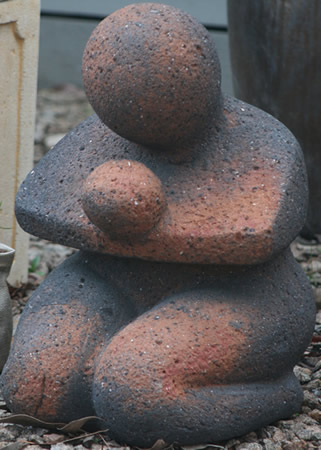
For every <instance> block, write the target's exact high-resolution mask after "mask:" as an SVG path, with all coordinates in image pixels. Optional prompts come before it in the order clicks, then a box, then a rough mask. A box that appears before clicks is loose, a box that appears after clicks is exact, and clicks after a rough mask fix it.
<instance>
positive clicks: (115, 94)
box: [82, 3, 221, 149]
mask: <svg viewBox="0 0 321 450" xmlns="http://www.w3.org/2000/svg"><path fill="white" fill-rule="evenodd" d="M82 71H83V82H84V87H85V90H86V93H87V96H88V99H89V101H90V103H91V105H92V107H93V108H94V110H95V111H96V113H97V114H98V116H99V117H100V119H101V120H102V121H103V122H104V123H105V124H106V125H107V126H108V127H109V128H111V129H112V130H113V131H115V132H116V133H117V134H119V135H120V136H122V137H124V138H126V139H128V140H131V141H134V142H136V143H139V144H143V145H146V146H149V147H156V148H169V149H173V148H175V147H177V146H184V144H185V143H187V142H190V141H191V140H193V139H196V138H199V136H200V135H201V134H202V132H204V130H205V129H206V128H207V127H208V125H209V124H210V123H211V122H213V118H214V116H215V114H216V112H217V109H218V107H219V105H220V98H221V91H220V84H221V72H220V64H219V60H218V57H217V54H216V50H215V45H214V43H213V40H212V39H211V37H210V36H209V34H208V32H207V31H206V29H205V28H204V27H203V26H202V25H201V24H200V23H198V22H197V21H196V20H195V19H194V18H193V17H191V16H190V15H189V14H187V13H184V12H183V11H180V10H178V9H176V8H173V7H171V6H169V5H162V4H159V3H145V4H134V5H130V6H127V7H125V8H122V9H120V10H118V11H116V12H115V13H113V14H111V15H110V16H108V17H107V18H106V19H105V20H103V21H102V22H101V23H100V24H99V25H98V27H97V28H96V29H95V30H94V32H93V33H92V35H91V37H90V39H89V41H88V43H87V45H86V48H85V51H84V56H83V67H82Z"/></svg>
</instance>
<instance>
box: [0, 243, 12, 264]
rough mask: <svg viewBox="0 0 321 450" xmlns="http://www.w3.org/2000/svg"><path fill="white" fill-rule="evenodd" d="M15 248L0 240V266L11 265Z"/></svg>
mask: <svg viewBox="0 0 321 450" xmlns="http://www.w3.org/2000/svg"><path fill="white" fill-rule="evenodd" d="M14 254H15V250H14V249H13V248H11V247H9V246H8V245H6V244H3V243H2V242H0V268H3V267H11V264H12V261H13V258H14Z"/></svg>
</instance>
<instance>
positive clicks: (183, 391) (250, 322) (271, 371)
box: [1, 250, 314, 446]
mask: <svg viewBox="0 0 321 450" xmlns="http://www.w3.org/2000/svg"><path fill="white" fill-rule="evenodd" d="M313 324H314V302H313V298H312V293H311V290H310V286H309V283H308V281H307V279H306V277H305V275H304V274H303V272H302V271H301V268H300V267H299V265H298V264H297V263H296V262H295V260H294V258H293V256H292V255H291V252H290V251H289V250H288V251H286V252H285V253H283V254H282V255H280V256H279V257H277V258H275V259H274V260H273V261H271V262H269V263H265V264H263V265H258V266H253V267H229V268H226V267H219V266H213V265H203V266H202V265H186V264H166V263H156V262H147V261H143V260H141V261H140V260H134V259H126V258H116V257H113V256H108V255H95V254H93V253H84V252H79V253H78V254H76V255H74V256H72V257H70V258H69V259H68V260H67V261H66V262H65V263H63V264H62V265H60V266H59V267H58V268H57V269H56V270H55V271H54V272H52V274H51V275H49V276H48V278H47V279H46V280H45V281H44V282H43V283H42V285H41V286H40V288H38V290H37V291H36V292H35V294H34V295H33V296H32V298H31V299H30V301H29V303H28V305H27V307H26V308H25V310H24V312H23V316H22V318H21V321H20V323H19V325H18V329H17V331H16V337H15V340H14V344H13V348H12V351H11V354H10V358H9V361H8V362H7V364H6V367H5V371H4V373H3V375H2V379H1V381H2V389H3V393H4V397H5V399H6V402H7V404H8V406H9V407H10V408H11V409H12V410H13V411H14V412H16V413H28V414H31V415H34V416H36V417H39V418H41V419H43V420H46V421H55V422H57V421H58V422H61V421H66V422H67V421H70V420H73V419H76V418H79V417H83V416H88V415H98V416H99V417H101V418H103V419H104V420H105V422H106V427H107V428H108V430H109V431H108V434H109V435H110V436H111V437H113V438H115V439H117V440H119V441H120V442H126V443H129V444H132V445H138V446H151V445H152V444H153V443H154V441H156V440H157V439H158V438H162V439H164V440H165V441H166V442H173V441H177V442H180V443H182V444H187V443H189V444H192V443H197V442H215V441H218V440H220V439H225V438H229V437H232V436H235V435H238V434H242V433H245V432H248V431H250V430H251V429H256V428H258V427H260V426H262V425H265V424H267V423H269V422H272V421H275V420H277V419H280V418H284V417H287V416H289V415H291V414H293V413H294V412H297V411H298V410H299V408H300V404H301V401H302V393H301V388H300V386H299V384H298V382H297V381H296V379H295V377H294V375H293V373H292V367H293V365H294V364H295V362H296V361H297V360H298V359H299V358H300V355H301V354H302V353H303V351H304V349H305V348H306V346H307V345H308V343H309V341H310V337H311V333H312V331H313ZM58 355H59V357H57V356H58Z"/></svg>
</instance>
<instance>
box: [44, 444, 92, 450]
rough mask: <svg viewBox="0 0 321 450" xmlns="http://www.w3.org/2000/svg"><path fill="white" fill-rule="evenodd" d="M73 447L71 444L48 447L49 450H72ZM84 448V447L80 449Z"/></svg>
mask: <svg viewBox="0 0 321 450" xmlns="http://www.w3.org/2000/svg"><path fill="white" fill-rule="evenodd" d="M74 448H75V447H74V446H73V445H71V444H63V443H60V444H55V445H52V446H51V447H50V450H74ZM82 448H84V447H82Z"/></svg>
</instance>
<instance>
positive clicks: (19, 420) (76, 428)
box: [0, 414, 106, 434]
mask: <svg viewBox="0 0 321 450" xmlns="http://www.w3.org/2000/svg"><path fill="white" fill-rule="evenodd" d="M90 420H102V419H100V418H99V417H96V416H88V417H83V418H81V419H77V420H73V421H71V422H69V423H67V424H66V423H60V422H57V423H53V422H44V421H43V420H40V419H36V418H35V417H32V416H28V415H27V414H12V415H11V416H7V417H4V418H1V419H0V423H14V424H18V425H27V426H30V425H31V426H33V427H40V428H46V429H48V430H59V431H62V432H63V433H70V434H75V433H78V432H83V431H84V430H83V429H82V427H83V426H84V425H85V424H86V423H87V422H89V421H90ZM103 431H106V430H103ZM103 431H100V432H101V433H102V432H103Z"/></svg>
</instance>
